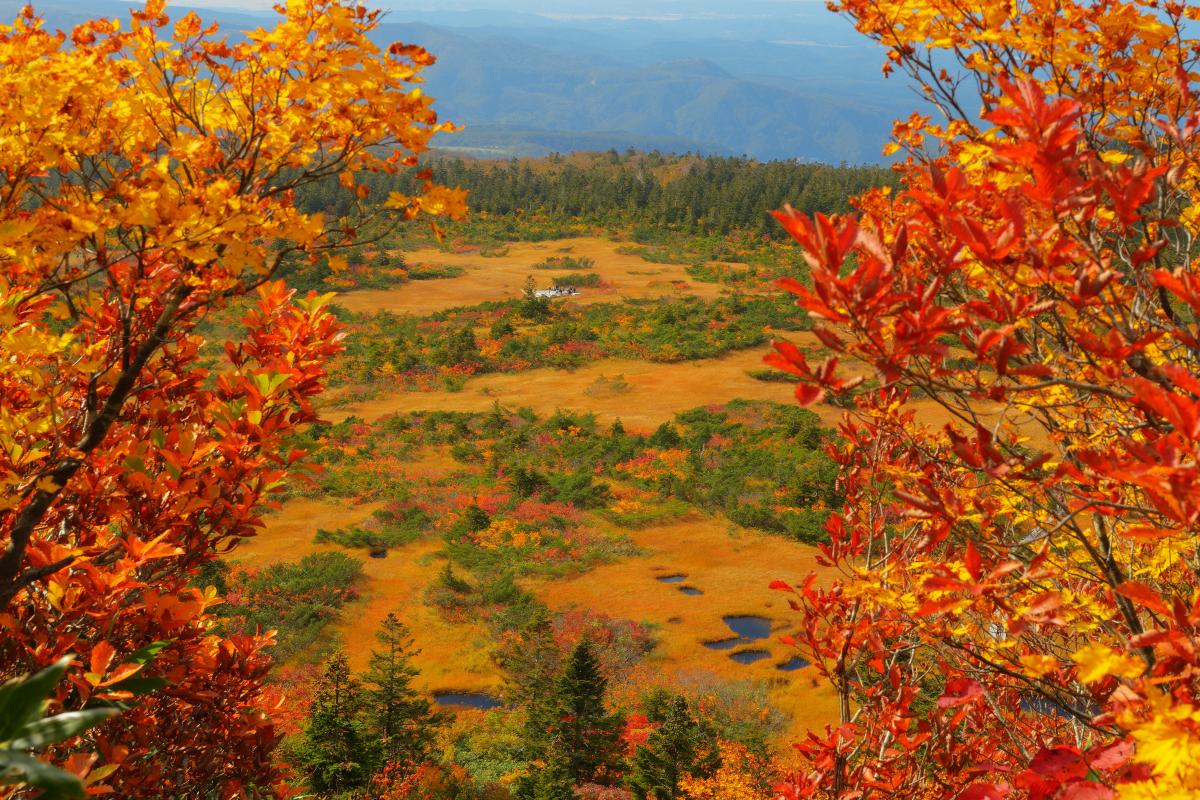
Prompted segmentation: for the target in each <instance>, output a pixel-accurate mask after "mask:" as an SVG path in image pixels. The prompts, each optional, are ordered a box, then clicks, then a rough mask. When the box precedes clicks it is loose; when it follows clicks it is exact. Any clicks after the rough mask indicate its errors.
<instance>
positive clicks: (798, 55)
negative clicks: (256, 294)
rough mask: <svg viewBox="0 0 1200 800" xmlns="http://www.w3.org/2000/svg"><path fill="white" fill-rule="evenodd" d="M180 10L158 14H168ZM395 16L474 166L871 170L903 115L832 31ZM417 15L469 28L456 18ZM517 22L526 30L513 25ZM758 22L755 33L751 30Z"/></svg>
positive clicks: (68, 17) (895, 94)
mask: <svg viewBox="0 0 1200 800" xmlns="http://www.w3.org/2000/svg"><path fill="white" fill-rule="evenodd" d="M21 4H22V3H21V0H0V14H3V15H4V16H6V17H8V18H11V17H13V16H15V14H16V13H18V11H19V8H20V6H21ZM36 7H37V8H38V10H39V11H40V12H41V13H43V14H44V15H45V16H46V19H47V23H48V25H50V26H51V27H62V28H64V29H69V28H70V27H71V26H73V25H74V24H77V23H78V22H80V21H82V20H83V19H86V18H87V17H90V16H94V15H97V14H107V15H114V14H115V15H119V16H127V14H128V9H129V4H126V3H120V2H114V0H80V2H69V3H68V2H64V1H63V0H52V1H51V2H44V3H37V4H36ZM184 10H185V8H184V7H182V6H178V7H176V6H171V7H169V8H168V11H169V12H170V13H172V14H173V15H176V16H178V15H180V14H182V13H183V12H184ZM200 13H201V14H202V16H204V17H206V18H216V19H218V20H220V21H221V22H222V23H223V24H224V25H226V26H228V27H233V28H236V29H245V28H248V27H257V26H260V25H264V24H269V15H268V16H267V17H264V16H263V15H262V14H260V13H254V14H243V13H239V12H233V11H227V10H225V9H211V8H209V9H202V10H201V11H200ZM403 13H404V12H392V13H390V14H389V15H388V16H387V17H386V18H385V21H384V22H383V24H381V25H380V27H379V29H378V31H377V38H378V39H379V40H380V41H381V42H390V41H396V40H399V41H405V42H411V43H415V44H420V45H422V46H424V47H425V48H426V49H428V50H429V51H430V52H432V53H434V54H435V55H436V56H437V57H438V63H437V64H436V65H435V66H433V67H431V68H429V69H428V70H427V71H426V73H425V76H426V79H427V86H426V91H427V92H428V93H429V94H431V95H432V96H434V97H435V98H437V106H436V107H437V109H438V111H439V114H440V115H441V116H442V117H443V118H445V119H449V120H452V121H454V122H456V123H460V124H463V125H465V126H466V130H465V131H464V132H463V133H462V134H459V135H457V136H447V137H442V138H441V139H440V141H439V146H441V147H445V148H453V149H459V150H462V151H464V152H468V153H471V154H473V155H482V156H493V157H507V156H518V155H530V156H538V155H545V154H548V153H551V152H569V151H573V150H598V149H609V148H614V149H625V148H628V147H633V148H636V149H640V150H660V151H663V152H676V153H679V152H696V153H703V154H720V155H747V156H751V157H753V158H758V159H779V158H794V159H799V160H803V161H822V162H828V163H839V162H848V163H878V162H880V161H881V160H882V157H881V155H880V151H881V148H882V146H883V144H884V143H885V142H886V141H887V138H888V135H889V133H890V129H891V121H892V119H894V118H895V117H897V116H900V115H901V114H903V113H904V109H905V108H906V107H911V105H912V99H911V96H910V95H907V93H905V92H904V91H903V86H902V85H900V84H895V83H894V84H890V85H889V84H885V83H883V82H882V81H881V80H880V79H879V77H878V76H879V73H878V62H879V57H880V54H879V53H878V51H876V50H874V49H872V48H870V47H869V46H863V45H859V46H851V45H848V44H843V43H842V41H843V39H841V38H838V37H837V36H836V35H835V33H831V32H830V31H831V30H833V28H829V29H828V30H826V29H825V28H821V29H818V30H816V31H815V32H814V33H813V34H812V35H813V36H816V37H821V36H823V37H825V38H826V39H828V40H829V41H830V43H829V44H826V45H822V44H821V43H820V42H818V41H812V42H809V41H808V40H799V39H787V38H781V39H780V40H778V41H744V40H740V39H737V38H735V37H732V36H730V35H722V34H723V33H728V32H726V31H723V30H722V29H721V28H720V27H714V25H708V26H707V27H705V26H704V25H701V24H700V23H694V24H691V27H684V26H672V25H667V24H658V23H648V22H644V21H621V20H608V19H606V20H602V21H598V22H595V23H588V22H586V21H581V20H572V21H570V23H569V24H568V23H557V22H554V21H553V20H547V19H545V18H542V17H528V16H526V17H522V15H520V14H495V13H490V14H486V15H483V19H485V20H487V21H488V23H490V24H487V26H486V27H466V26H462V27H449V26H445V25H434V24H429V23H428V22H424V21H418V22H404V21H400V20H399V17H400V16H401V14H403ZM418 16H420V14H418ZM424 16H425V17H427V18H428V17H432V18H435V19H440V18H443V17H444V18H446V19H450V20H452V21H456V22H457V21H460V20H461V21H463V22H466V21H469V20H470V19H471V16H470V15H468V14H463V13H448V14H443V15H441V17H439V16H438V15H437V14H434V13H433V12H428V13H426V14H424ZM828 16H832V15H828ZM522 19H528V20H536V24H530V25H528V26H524V25H519V24H518V23H519V22H520V20H522ZM814 19H821V18H817V17H814ZM836 22H838V21H837V20H836V18H833V22H832V23H827V22H825V21H823V20H822V21H821V24H822V25H832V24H834V23H836ZM756 25H757V27H756V28H755V29H754V30H755V35H759V34H760V33H761V31H760V30H759V29H760V28H761V27H762V26H761V25H760V24H758V23H757V22H756ZM693 29H694V30H693ZM790 30H792V29H781V32H780V36H781V37H787V36H793V35H794V33H789V31H790ZM681 31H682V32H681ZM733 33H736V31H733ZM684 34H686V35H684ZM671 36H676V37H679V38H674V39H672V38H668V37H671Z"/></svg>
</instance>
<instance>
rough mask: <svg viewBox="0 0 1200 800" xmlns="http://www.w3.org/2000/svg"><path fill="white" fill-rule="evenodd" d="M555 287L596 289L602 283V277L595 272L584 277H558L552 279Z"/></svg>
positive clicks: (551, 281)
mask: <svg viewBox="0 0 1200 800" xmlns="http://www.w3.org/2000/svg"><path fill="white" fill-rule="evenodd" d="M550 283H551V284H552V285H554V286H575V287H596V286H599V285H600V283H601V280H600V276H599V275H597V274H596V273H594V272H588V273H586V274H584V275H556V276H555V277H553V278H551V279H550Z"/></svg>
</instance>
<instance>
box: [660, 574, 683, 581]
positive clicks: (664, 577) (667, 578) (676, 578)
mask: <svg viewBox="0 0 1200 800" xmlns="http://www.w3.org/2000/svg"><path fill="white" fill-rule="evenodd" d="M654 580H656V581H658V582H659V583H683V582H684V581H685V580H687V575H683V574H677V575H659V576H658V577H657V578H655V579H654Z"/></svg>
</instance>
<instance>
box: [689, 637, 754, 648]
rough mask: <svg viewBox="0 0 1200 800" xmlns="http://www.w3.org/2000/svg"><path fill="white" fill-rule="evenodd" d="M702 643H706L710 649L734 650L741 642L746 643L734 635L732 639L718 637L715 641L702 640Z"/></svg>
mask: <svg viewBox="0 0 1200 800" xmlns="http://www.w3.org/2000/svg"><path fill="white" fill-rule="evenodd" d="M700 644H702V645H704V646H705V647H707V648H708V649H709V650H732V649H733V648H735V647H737V646H738V645H739V644H745V642H743V641H742V640H741V639H739V638H737V637H734V638H732V639H718V640H717V641H715V642H701V643H700Z"/></svg>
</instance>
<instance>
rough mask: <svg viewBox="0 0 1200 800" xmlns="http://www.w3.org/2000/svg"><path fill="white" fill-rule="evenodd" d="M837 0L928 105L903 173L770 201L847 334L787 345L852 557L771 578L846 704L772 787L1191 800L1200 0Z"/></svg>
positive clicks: (1198, 616) (914, 124)
mask: <svg viewBox="0 0 1200 800" xmlns="http://www.w3.org/2000/svg"><path fill="white" fill-rule="evenodd" d="M836 5H837V6H838V8H839V9H840V10H841V11H842V12H843V13H845V14H847V15H848V16H849V17H850V18H851V19H852V20H853V21H854V22H855V24H856V25H857V26H858V28H859V29H860V30H861V31H862V32H864V33H866V34H867V35H869V36H871V37H873V38H875V39H876V40H878V41H880V42H881V43H882V44H883V45H884V46H885V47H886V48H887V51H888V67H887V68H888V69H892V68H894V69H898V70H901V71H904V72H907V73H909V74H910V75H911V76H913V77H914V78H916V80H918V81H919V82H920V83H921V84H922V85H923V86H925V88H926V93H927V96H928V97H929V99H930V100H931V101H932V102H933V103H934V105H935V106H936V107H937V108H938V109H939V110H940V112H941V113H940V114H939V116H942V117H943V119H940V120H939V121H937V122H936V123H935V122H934V121H932V117H923V116H916V117H913V118H912V119H910V120H908V121H905V122H903V123H900V124H898V125H897V127H896V135H897V149H899V150H901V151H902V152H903V153H905V154H906V155H907V158H906V159H905V161H904V162H903V163H902V164H901V165H900V167H899V169H900V170H901V172H902V174H903V178H904V185H903V187H902V189H901V191H899V192H898V193H896V194H895V195H892V194H889V193H887V192H883V191H878V192H871V193H868V194H866V195H865V196H863V197H861V198H860V199H859V206H860V208H861V213H860V214H858V215H856V216H845V217H837V218H825V217H821V216H818V217H816V218H815V219H810V218H807V217H804V216H802V215H799V214H796V213H794V212H791V211H790V210H785V211H783V212H780V213H778V214H777V217H778V219H779V221H780V222H781V223H782V224H783V225H784V226H785V227H786V228H787V230H788V231H789V232H790V233H791V234H792V236H793V237H794V238H795V239H796V240H797V241H798V242H799V244H800V245H801V246H802V247H803V249H804V252H805V253H806V256H807V258H808V261H809V264H810V266H811V268H812V281H811V283H808V284H801V283H799V282H786V284H785V287H784V288H786V289H788V290H789V291H791V292H793V293H795V295H796V296H797V298H798V304H799V305H800V306H801V307H802V308H804V309H805V310H806V311H807V312H808V313H809V314H810V315H811V316H812V317H813V318H814V319H816V320H817V321H818V322H819V327H818V329H817V333H818V335H819V336H820V338H821V340H822V342H824V344H825V345H826V347H828V348H829V350H831V351H832V352H833V355H832V356H831V357H830V358H829V359H828V360H826V361H825V362H824V363H823V364H821V365H811V364H809V363H808V361H807V360H806V358H805V356H804V354H803V353H802V352H800V351H799V350H797V349H796V348H793V347H790V346H787V345H779V346H778V348H777V350H778V352H777V353H776V354H775V355H774V356H773V357H772V358H771V360H772V362H773V363H774V364H776V365H777V366H779V367H782V368H783V369H786V370H788V371H790V372H792V373H794V374H796V375H797V376H799V377H800V378H801V379H802V384H801V387H800V389H799V390H798V392H797V394H798V397H799V398H800V399H801V401H803V402H806V403H811V402H816V401H819V400H821V399H822V398H823V397H824V396H828V395H840V396H844V397H847V398H852V404H853V410H852V411H851V412H850V413H849V414H848V415H847V416H846V419H845V422H844V423H843V424H842V427H841V433H842V435H843V439H844V441H843V443H841V444H840V445H839V446H838V447H837V448H835V451H834V454H835V457H836V459H837V460H838V461H839V464H840V467H841V481H842V486H843V489H844V491H845V493H846V496H847V503H846V506H845V509H844V511H843V512H842V513H839V514H836V515H834V516H833V517H832V518H831V519H830V520H829V522H828V526H827V527H828V532H829V536H830V542H829V544H828V546H827V547H826V548H825V550H824V556H825V558H826V560H827V561H828V562H829V563H830V564H832V565H834V566H836V567H837V568H838V569H839V570H840V571H841V575H842V577H841V579H840V580H839V581H837V582H836V583H834V584H833V585H831V586H830V585H826V586H819V585H817V584H816V583H814V582H813V581H809V582H807V583H805V584H804V585H802V586H795V587H793V586H788V585H786V584H779V585H777V588H780V589H783V590H784V591H787V592H792V593H794V607H795V608H796V609H797V610H798V612H799V614H800V623H801V624H800V631H801V632H800V634H799V635H797V636H796V637H795V638H796V640H797V643H798V644H799V645H800V646H801V647H803V648H804V649H805V650H807V651H808V652H809V653H810V654H811V656H812V657H813V658H815V661H816V664H817V665H818V667H819V669H820V670H821V671H822V673H824V675H825V676H826V678H828V679H829V680H830V681H831V682H832V683H833V684H834V686H835V687H836V688H837V689H838V691H839V693H840V694H841V696H842V700H843V704H842V720H841V724H839V725H837V726H834V727H831V728H830V729H828V730H827V731H826V732H825V733H824V734H823V735H813V736H812V738H811V739H810V740H808V741H806V742H803V743H801V744H800V745H799V747H800V750H801V753H802V755H803V756H804V758H805V762H806V767H805V768H804V769H802V770H801V771H800V772H799V773H797V774H796V775H793V776H792V778H791V779H790V781H789V782H788V783H787V784H786V785H785V786H784V787H782V789H783V790H784V794H785V795H786V796H788V797H839V798H842V797H844V798H849V797H856V798H857V797H939V798H941V797H946V798H955V797H961V798H972V799H973V800H984V799H985V798H987V799H988V800H995V799H996V798H1002V797H1030V798H1062V799H1063V800H1066V798H1073V799H1074V800H1083V798H1087V800H1102V799H1103V798H1111V797H1120V798H1130V799H1132V798H1139V799H1140V798H1185V797H1195V796H1197V794H1198V793H1200V684H1198V683H1197V675H1198V674H1200V673H1198V672H1197V668H1198V667H1200V650H1198V645H1200V591H1198V589H1200V581H1198V580H1197V564H1198V562H1197V559H1198V557H1200V553H1198V552H1197V536H1196V534H1197V522H1198V520H1200V461H1198V456H1200V362H1198V360H1197V358H1198V356H1200V338H1198V333H1197V321H1198V319H1200V279H1198V278H1197V274H1196V266H1197V262H1196V261H1195V259H1196V256H1197V252H1196V240H1195V234H1196V233H1197V231H1198V230H1200V229H1198V227H1197V226H1198V223H1200V184H1198V183H1197V180H1198V179H1200V161H1198V160H1197V157H1198V155H1200V138H1198V137H1197V136H1196V131H1197V128H1198V127H1200V104H1198V103H1197V99H1196V95H1195V94H1194V91H1195V88H1196V80H1197V77H1198V76H1197V73H1196V72H1195V69H1196V60H1197V57H1198V55H1200V43H1198V42H1197V41H1196V40H1194V39H1192V38H1190V34H1194V32H1195V30H1196V29H1195V20H1196V18H1197V9H1196V8H1195V7H1194V6H1193V7H1190V8H1189V7H1185V5H1184V4H1181V3H1159V2H1153V0H1152V1H1151V2H1098V3H1096V2H1055V3H1049V2H1041V0H1023V1H1021V2H1014V3H1007V4H1002V3H985V2H978V3H975V2H972V3H959V2H949V1H948V0H947V1H945V2H944V1H943V0H921V2H911V1H910V0H843V1H842V2H840V3H836ZM980 99H982V113H981V115H980V117H976V109H977V108H978V107H979V101H980ZM863 377H872V378H874V379H875V380H876V381H877V388H870V389H868V388H866V386H865V385H864V384H862V383H861V382H860V381H861V379H862V378H863ZM947 420H948V421H947Z"/></svg>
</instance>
